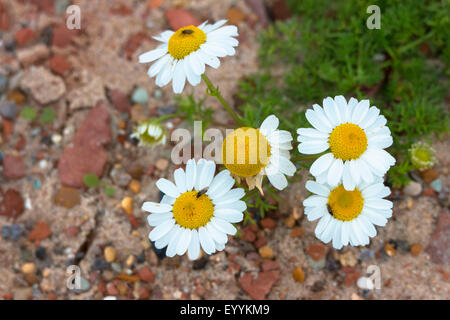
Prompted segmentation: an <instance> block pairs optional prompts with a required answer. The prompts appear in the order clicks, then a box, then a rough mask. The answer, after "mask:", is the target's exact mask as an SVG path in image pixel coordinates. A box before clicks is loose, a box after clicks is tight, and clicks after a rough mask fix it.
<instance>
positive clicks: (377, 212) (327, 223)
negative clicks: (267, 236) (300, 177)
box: [303, 178, 392, 249]
mask: <svg viewBox="0 0 450 320" xmlns="http://www.w3.org/2000/svg"><path fill="white" fill-rule="evenodd" d="M306 189H307V190H309V191H310V192H312V193H313V195H312V196H310V197H308V198H307V199H305V200H304V201H303V206H304V207H305V214H306V215H307V217H308V220H309V221H314V220H316V219H319V218H320V221H319V223H318V224H317V226H316V230H315V234H316V237H317V238H318V239H320V240H322V241H323V242H324V243H328V242H330V241H333V247H334V248H336V249H341V248H342V246H346V245H348V244H350V245H352V246H364V245H367V244H369V238H373V237H375V236H376V235H377V230H376V229H375V227H374V225H376V226H380V227H384V226H385V225H386V223H387V219H388V218H390V217H391V216H392V202H391V201H389V200H385V199H383V198H384V197H387V196H388V195H389V194H390V193H391V191H390V189H389V188H388V187H386V186H384V185H383V181H382V179H381V178H377V179H376V181H375V182H373V183H366V182H360V183H359V184H357V185H356V187H355V189H354V190H352V191H348V190H345V188H344V187H343V185H342V184H339V185H338V186H331V185H329V184H327V183H318V182H315V181H311V180H310V181H308V182H306Z"/></svg>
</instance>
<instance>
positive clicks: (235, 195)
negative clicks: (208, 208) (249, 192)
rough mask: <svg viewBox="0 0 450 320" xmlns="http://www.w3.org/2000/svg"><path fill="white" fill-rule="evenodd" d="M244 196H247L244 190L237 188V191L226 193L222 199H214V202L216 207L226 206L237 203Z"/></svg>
mask: <svg viewBox="0 0 450 320" xmlns="http://www.w3.org/2000/svg"><path fill="white" fill-rule="evenodd" d="M243 196H245V191H244V189H242V188H236V189H233V190H230V191H228V192H227V193H225V194H224V195H223V196H221V197H220V198H216V199H214V201H213V202H214V204H215V205H225V204H228V203H232V202H235V201H237V200H239V199H241V198H242V197H243Z"/></svg>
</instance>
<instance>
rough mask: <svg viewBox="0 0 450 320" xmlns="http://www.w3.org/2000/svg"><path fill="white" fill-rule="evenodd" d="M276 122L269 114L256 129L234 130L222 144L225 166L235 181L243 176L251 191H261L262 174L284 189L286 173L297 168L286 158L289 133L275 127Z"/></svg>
mask: <svg viewBox="0 0 450 320" xmlns="http://www.w3.org/2000/svg"><path fill="white" fill-rule="evenodd" d="M278 124H279V120H278V118H277V117H276V116H274V115H270V116H268V117H267V118H266V119H265V120H264V121H263V123H262V124H261V127H260V128H259V129H254V128H249V127H242V128H239V129H236V130H234V131H232V132H231V133H229V134H228V135H227V136H226V137H225V140H224V141H223V144H222V160H223V163H224V165H225V167H226V168H227V169H228V170H230V172H231V173H232V174H233V175H234V176H235V177H236V178H237V180H238V181H240V180H241V178H242V179H245V180H246V182H247V185H248V187H249V189H250V190H251V189H253V188H255V187H257V188H258V189H259V190H260V192H261V194H262V193H263V191H262V186H261V184H262V179H263V177H264V175H267V177H268V178H269V181H270V183H271V184H272V185H273V186H274V187H275V188H277V189H278V190H283V189H284V188H286V187H287V185H288V182H287V179H286V177H285V175H287V176H293V175H294V173H295V171H296V167H295V166H294V164H293V163H292V162H291V161H290V160H289V159H290V154H289V150H291V149H292V144H291V141H292V136H291V134H290V132H288V131H285V130H278Z"/></svg>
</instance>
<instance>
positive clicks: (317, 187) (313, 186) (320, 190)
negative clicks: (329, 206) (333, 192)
mask: <svg viewBox="0 0 450 320" xmlns="http://www.w3.org/2000/svg"><path fill="white" fill-rule="evenodd" d="M305 187H306V189H307V190H308V191H310V192H312V193H315V194H318V195H319V196H323V197H328V196H329V195H330V189H328V188H327V187H325V186H324V185H322V184H320V183H317V182H315V181H311V180H309V181H307V182H306V185H305Z"/></svg>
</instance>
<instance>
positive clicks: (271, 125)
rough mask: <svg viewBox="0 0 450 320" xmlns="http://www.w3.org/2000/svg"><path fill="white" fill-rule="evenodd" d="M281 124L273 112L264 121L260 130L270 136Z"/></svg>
mask: <svg viewBox="0 0 450 320" xmlns="http://www.w3.org/2000/svg"><path fill="white" fill-rule="evenodd" d="M279 124H280V121H279V120H278V118H277V117H276V116H274V115H273V114H271V115H270V116H268V117H267V118H266V119H265V120H264V121H263V123H262V124H261V127H260V128H259V130H260V132H261V133H262V134H263V135H265V136H269V135H271V134H272V133H273V132H274V131H275V130H276V129H277V128H278V125H279Z"/></svg>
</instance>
